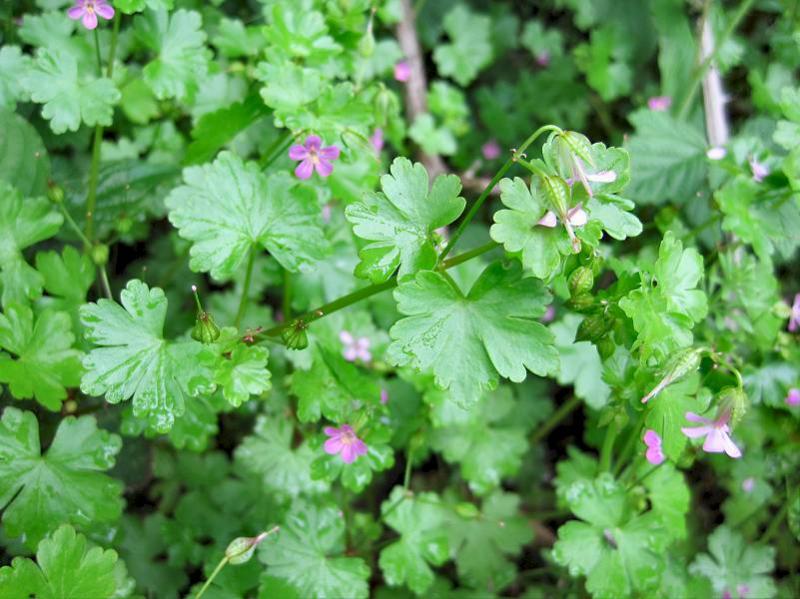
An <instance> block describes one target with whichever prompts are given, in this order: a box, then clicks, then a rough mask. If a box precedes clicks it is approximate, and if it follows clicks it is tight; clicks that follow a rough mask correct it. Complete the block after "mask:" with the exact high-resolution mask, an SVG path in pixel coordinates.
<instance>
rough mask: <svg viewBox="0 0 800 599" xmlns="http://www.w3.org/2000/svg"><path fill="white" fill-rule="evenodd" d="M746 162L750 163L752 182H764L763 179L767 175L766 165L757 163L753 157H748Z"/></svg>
mask: <svg viewBox="0 0 800 599" xmlns="http://www.w3.org/2000/svg"><path fill="white" fill-rule="evenodd" d="M748 162H749V163H750V171H751V172H752V173H753V181H755V182H756V183H761V182H762V181H763V180H764V177H766V176H767V175H769V169H768V168H767V165H766V164H764V163H763V162H759V161H758V160H756V158H755V157H753V156H751V157H750V160H748Z"/></svg>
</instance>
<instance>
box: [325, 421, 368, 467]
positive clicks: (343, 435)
mask: <svg viewBox="0 0 800 599" xmlns="http://www.w3.org/2000/svg"><path fill="white" fill-rule="evenodd" d="M324 430H325V434H326V435H328V437H329V438H328V440H327V441H325V445H324V449H325V453H328V454H330V455H336V454H337V453H338V454H340V455H341V456H342V461H343V462H344V463H345V464H352V463H353V462H354V461H355V460H356V458H357V457H358V456H361V455H366V453H367V444H366V443H364V442H363V441H362V440H361V439H359V438H358V437H357V436H356V433H355V431H354V430H353V427H352V426H350V425H349V424H343V425H342V426H341V427H339V428H336V427H334V426H326V427H325V429H324Z"/></svg>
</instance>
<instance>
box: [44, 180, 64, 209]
mask: <svg viewBox="0 0 800 599" xmlns="http://www.w3.org/2000/svg"><path fill="white" fill-rule="evenodd" d="M47 197H48V198H50V201H51V202H53V203H54V204H61V203H62V202H63V201H64V189H63V188H62V187H61V186H60V185H56V184H55V183H51V184H50V186H49V187H48V188H47Z"/></svg>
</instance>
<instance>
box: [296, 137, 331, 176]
mask: <svg viewBox="0 0 800 599" xmlns="http://www.w3.org/2000/svg"><path fill="white" fill-rule="evenodd" d="M338 157H339V148H337V147H336V146H325V147H324V148H323V147H322V140H321V139H320V138H319V137H317V136H316V135H309V136H308V137H306V143H305V145H302V146H301V145H300V144H295V145H293V146H292V147H291V148H289V158H291V159H292V160H299V161H300V164H298V165H297V168H296V169H294V174H295V175H297V178H298V179H308V178H309V177H311V174H312V173H313V172H314V169H316V171H317V173H319V176H320V177H327V176H328V175H330V174H331V173H332V172H333V165H332V164H331V161H332V160H336V159H337V158H338Z"/></svg>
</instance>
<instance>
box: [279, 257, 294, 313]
mask: <svg viewBox="0 0 800 599" xmlns="http://www.w3.org/2000/svg"><path fill="white" fill-rule="evenodd" d="M281 310H282V311H283V320H284V322H286V321H289V320H290V319H291V318H292V273H290V272H289V271H288V270H284V271H283V298H282V301H281Z"/></svg>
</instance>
